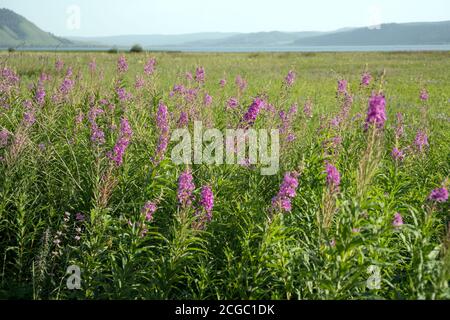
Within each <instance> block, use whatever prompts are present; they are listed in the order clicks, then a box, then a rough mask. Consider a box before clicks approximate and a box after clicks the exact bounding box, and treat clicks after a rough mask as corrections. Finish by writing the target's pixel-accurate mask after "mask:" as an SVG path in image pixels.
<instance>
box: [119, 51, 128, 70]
mask: <svg viewBox="0 0 450 320" xmlns="http://www.w3.org/2000/svg"><path fill="white" fill-rule="evenodd" d="M117 71H118V72H119V73H125V72H127V71H128V63H127V60H126V59H125V56H124V55H122V56H120V57H119V60H117Z"/></svg>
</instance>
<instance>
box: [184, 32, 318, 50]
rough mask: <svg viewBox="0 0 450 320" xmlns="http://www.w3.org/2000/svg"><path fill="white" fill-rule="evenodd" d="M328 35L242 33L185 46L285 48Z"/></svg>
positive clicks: (312, 33)
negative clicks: (300, 41) (295, 42)
mask: <svg viewBox="0 0 450 320" xmlns="http://www.w3.org/2000/svg"><path fill="white" fill-rule="evenodd" d="M323 34H326V33H325V32H316V31H305V32H280V31H271V32H255V33H241V34H236V35H233V36H230V37H226V38H223V39H213V40H205V39H202V40H201V41H195V42H186V43H184V45H185V46H207V47H209V46H211V47H220V46H223V47H236V46H244V47H246V46H249V47H258V46H285V45H289V44H291V43H292V42H293V41H296V40H298V39H304V38H309V37H314V36H319V35H323Z"/></svg>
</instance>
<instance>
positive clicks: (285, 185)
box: [272, 172, 298, 212]
mask: <svg viewBox="0 0 450 320" xmlns="http://www.w3.org/2000/svg"><path fill="white" fill-rule="evenodd" d="M297 177H298V173H297V172H287V173H286V174H285V175H284V178H283V182H282V183H281V186H280V190H279V191H278V194H277V195H276V196H275V197H274V198H273V199H272V210H281V211H285V212H290V211H291V210H292V204H291V200H292V199H293V198H294V197H295V195H296V192H297V187H298V180H297Z"/></svg>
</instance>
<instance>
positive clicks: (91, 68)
mask: <svg viewBox="0 0 450 320" xmlns="http://www.w3.org/2000/svg"><path fill="white" fill-rule="evenodd" d="M95 70H97V63H96V62H95V59H92V60H91V62H89V71H91V72H92V73H94V72H95Z"/></svg>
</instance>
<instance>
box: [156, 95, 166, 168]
mask: <svg viewBox="0 0 450 320" xmlns="http://www.w3.org/2000/svg"><path fill="white" fill-rule="evenodd" d="M156 126H157V127H158V129H159V140H158V147H157V148H156V156H155V157H154V158H153V162H154V163H155V164H158V163H159V161H161V160H163V159H164V154H165V153H166V150H167V145H168V144H169V138H170V137H169V112H168V110H167V106H165V105H164V104H163V103H162V102H160V103H159V107H158V111H157V113H156Z"/></svg>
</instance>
